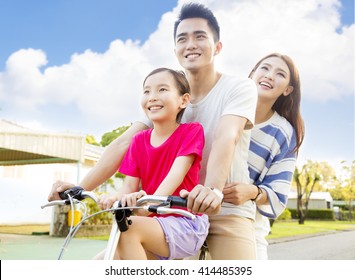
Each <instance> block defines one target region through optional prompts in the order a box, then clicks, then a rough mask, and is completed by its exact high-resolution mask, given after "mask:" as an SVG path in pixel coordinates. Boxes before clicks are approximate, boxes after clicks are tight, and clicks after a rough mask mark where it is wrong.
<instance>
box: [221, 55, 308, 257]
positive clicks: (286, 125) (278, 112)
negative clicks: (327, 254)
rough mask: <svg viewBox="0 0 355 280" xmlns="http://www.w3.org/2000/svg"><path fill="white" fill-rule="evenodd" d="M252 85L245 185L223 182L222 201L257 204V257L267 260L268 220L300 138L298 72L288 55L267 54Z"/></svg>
mask: <svg viewBox="0 0 355 280" xmlns="http://www.w3.org/2000/svg"><path fill="white" fill-rule="evenodd" d="M249 78H251V79H253V80H254V82H255V83H256V86H257V90H258V103H257V109H256V116H255V126H254V128H253V129H252V132H251V142H250V147H249V156H248V165H249V174H250V179H251V182H250V184H239V183H235V184H227V185H226V187H225V188H224V190H223V194H224V201H226V202H230V203H233V204H236V205H239V204H241V203H244V202H245V201H246V200H248V199H250V200H252V201H254V202H255V203H256V206H257V210H258V212H257V214H256V222H255V229H256V241H257V257H258V259H267V245H268V243H267V241H266V238H265V237H266V236H267V235H268V233H269V231H270V224H269V221H268V218H271V219H276V218H277V217H278V216H279V215H280V214H281V213H282V212H283V211H284V209H285V208H286V203H287V198H288V193H289V190H290V186H291V182H292V175H293V171H294V168H295V163H296V158H297V154H298V151H299V148H300V146H301V144H302V141H303V138H304V123H303V120H302V117H301V113H300V102H301V88H300V78H299V74H298V70H297V68H296V66H295V64H294V62H293V61H292V59H291V58H290V57H288V56H287V55H282V54H278V53H272V54H269V55H267V56H265V57H264V58H262V59H261V60H260V61H259V62H258V63H257V64H256V65H255V66H254V68H253V70H252V71H251V73H250V74H249Z"/></svg>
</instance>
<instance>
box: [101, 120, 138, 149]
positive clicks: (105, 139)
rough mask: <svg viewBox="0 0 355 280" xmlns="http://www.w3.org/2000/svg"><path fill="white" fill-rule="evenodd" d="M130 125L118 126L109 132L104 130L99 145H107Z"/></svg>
mask: <svg viewBox="0 0 355 280" xmlns="http://www.w3.org/2000/svg"><path fill="white" fill-rule="evenodd" d="M130 126H131V125H127V126H120V127H118V128H116V129H114V130H112V131H110V132H106V133H105V134H104V135H102V137H101V141H100V144H101V146H102V147H106V146H108V145H109V144H110V143H111V142H112V141H113V140H115V139H116V138H117V137H119V136H120V135H121V134H123V133H124V132H125V131H126V130H127V129H128V128H129V127H130Z"/></svg>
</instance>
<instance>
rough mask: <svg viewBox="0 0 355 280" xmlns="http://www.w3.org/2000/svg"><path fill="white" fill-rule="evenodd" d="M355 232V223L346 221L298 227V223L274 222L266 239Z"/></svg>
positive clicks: (318, 222) (307, 224)
mask: <svg viewBox="0 0 355 280" xmlns="http://www.w3.org/2000/svg"><path fill="white" fill-rule="evenodd" d="M346 229H353V230H355V222H354V221H352V222H350V221H349V222H348V221H311V220H310V221H307V220H306V221H305V223H304V224H303V225H299V224H298V221H290V222H283V221H282V222H281V221H276V222H274V224H273V226H272V228H271V234H270V235H269V236H268V237H267V239H273V238H281V237H289V236H295V235H305V234H316V233H321V232H327V231H337V230H346Z"/></svg>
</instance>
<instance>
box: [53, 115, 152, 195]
mask: <svg viewBox="0 0 355 280" xmlns="http://www.w3.org/2000/svg"><path fill="white" fill-rule="evenodd" d="M147 128H148V127H147V126H146V125H145V124H143V123H141V122H135V123H133V124H132V126H131V127H130V128H128V129H127V130H126V131H125V132H124V133H123V134H122V135H121V136H120V137H118V138H117V139H115V140H114V141H112V142H111V143H110V145H108V146H107V147H106V149H105V151H104V153H103V154H102V156H101V157H100V159H99V161H98V162H97V163H96V165H95V166H94V167H93V168H92V169H91V170H90V172H89V173H88V174H87V175H86V176H85V177H84V178H83V180H82V181H81V182H80V184H79V185H80V186H81V187H82V188H84V189H85V190H88V191H91V190H94V189H95V188H97V187H98V186H99V185H101V184H102V183H104V182H105V181H106V180H107V179H109V178H110V177H111V176H113V175H114V174H115V172H116V171H117V170H118V168H119V166H120V165H121V161H122V159H123V157H124V155H125V153H126V151H127V149H128V146H129V144H130V142H131V139H132V137H133V136H134V135H135V134H136V133H138V132H139V131H142V130H144V129H147ZM73 186H74V185H73V184H71V183H67V182H63V181H57V182H55V183H54V184H53V186H52V190H51V192H50V194H49V196H48V201H52V200H56V199H60V198H59V195H58V192H63V191H65V190H67V189H69V188H71V187H73Z"/></svg>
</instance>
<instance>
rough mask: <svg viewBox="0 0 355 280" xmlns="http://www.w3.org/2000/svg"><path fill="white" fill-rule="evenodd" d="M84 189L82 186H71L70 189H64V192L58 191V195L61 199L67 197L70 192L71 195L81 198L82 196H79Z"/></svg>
mask: <svg viewBox="0 0 355 280" xmlns="http://www.w3.org/2000/svg"><path fill="white" fill-rule="evenodd" d="M83 191H84V189H83V188H82V187H79V186H77V187H72V188H70V189H67V190H65V191H64V192H60V193H59V197H60V198H61V199H63V200H65V199H68V194H70V196H71V197H73V198H76V199H78V200H83V199H84V197H82V196H81V194H82V192H83Z"/></svg>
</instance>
